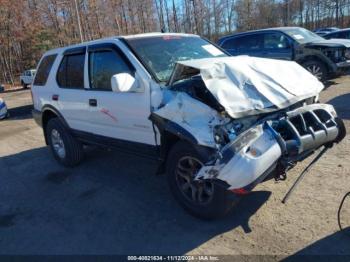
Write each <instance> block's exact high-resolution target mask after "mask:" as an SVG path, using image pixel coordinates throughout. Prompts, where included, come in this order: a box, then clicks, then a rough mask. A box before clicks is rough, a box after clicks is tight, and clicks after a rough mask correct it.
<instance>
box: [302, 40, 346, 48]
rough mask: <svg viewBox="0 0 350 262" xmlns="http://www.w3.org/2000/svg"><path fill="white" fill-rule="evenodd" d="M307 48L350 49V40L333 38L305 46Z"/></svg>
mask: <svg viewBox="0 0 350 262" xmlns="http://www.w3.org/2000/svg"><path fill="white" fill-rule="evenodd" d="M305 46H310V47H311V46H315V47H316V46H320V47H346V48H349V47H350V40H347V39H338V38H332V39H328V40H326V39H325V40H320V41H315V42H311V43H307V44H305Z"/></svg>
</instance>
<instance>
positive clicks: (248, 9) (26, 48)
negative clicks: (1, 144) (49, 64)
mask: <svg viewBox="0 0 350 262" xmlns="http://www.w3.org/2000/svg"><path fill="white" fill-rule="evenodd" d="M349 13H350V0H0V71H1V72H0V83H10V84H14V82H16V81H18V75H19V73H20V72H22V71H23V70H25V69H30V68H35V67H36V64H37V62H38V60H39V59H40V57H41V55H42V54H43V52H45V51H46V50H48V49H51V48H55V47H60V46H65V45H69V44H74V43H79V42H80V30H79V26H78V15H79V18H80V23H81V37H82V39H83V41H89V40H93V39H97V38H102V37H106V36H113V35H128V34H138V33H145V32H154V31H161V30H163V31H165V32H185V33H194V34H199V35H202V36H204V37H206V38H208V39H210V40H212V41H216V40H217V39H218V38H219V37H220V36H223V35H225V34H229V33H233V32H235V31H246V30H253V29H259V28H266V27H274V26H302V27H306V28H308V29H315V28H319V27H326V26H338V27H350V16H349Z"/></svg>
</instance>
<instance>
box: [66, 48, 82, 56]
mask: <svg viewBox="0 0 350 262" xmlns="http://www.w3.org/2000/svg"><path fill="white" fill-rule="evenodd" d="M85 53H86V46H79V47H74V48H69V49H66V50H65V51H64V52H63V55H78V54H85Z"/></svg>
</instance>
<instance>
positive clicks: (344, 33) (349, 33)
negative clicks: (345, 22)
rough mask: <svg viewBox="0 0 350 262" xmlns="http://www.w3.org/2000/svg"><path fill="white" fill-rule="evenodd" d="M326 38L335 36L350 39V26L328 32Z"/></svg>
mask: <svg viewBox="0 0 350 262" xmlns="http://www.w3.org/2000/svg"><path fill="white" fill-rule="evenodd" d="M323 38H325V39H334V38H341V39H350V28H345V29H341V30H338V31H336V32H332V33H328V34H326V35H324V36H323Z"/></svg>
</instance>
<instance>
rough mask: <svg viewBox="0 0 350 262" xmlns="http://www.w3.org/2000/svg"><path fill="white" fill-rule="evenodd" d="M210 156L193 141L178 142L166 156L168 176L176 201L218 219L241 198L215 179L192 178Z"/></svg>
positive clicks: (204, 216)
mask: <svg viewBox="0 0 350 262" xmlns="http://www.w3.org/2000/svg"><path fill="white" fill-rule="evenodd" d="M207 157H208V155H204V154H203V153H199V152H198V150H196V149H195V148H194V147H193V146H191V145H190V144H188V143H186V142H183V141H179V142H177V143H176V144H175V145H174V146H173V148H172V149H171V151H170V153H169V156H168V159H167V180H168V184H169V187H170V190H171V192H172V193H173V195H174V197H175V199H176V200H177V202H178V203H179V204H180V205H181V206H182V207H183V208H184V209H185V210H186V211H188V212H189V213H190V214H191V215H193V216H195V217H198V218H201V219H216V218H220V217H223V216H224V215H226V214H227V213H228V212H229V211H230V210H231V209H232V208H233V206H234V205H235V204H236V203H237V200H238V198H237V197H236V196H234V195H233V193H231V192H229V191H228V190H226V189H224V188H223V187H221V186H218V185H217V184H215V183H213V182H212V181H209V180H207V181H194V180H193V178H194V176H195V174H196V173H197V172H198V170H199V169H200V168H201V166H202V165H203V163H205V162H206V161H208V159H207Z"/></svg>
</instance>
